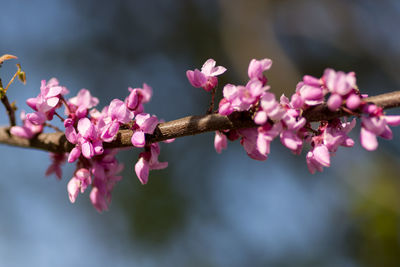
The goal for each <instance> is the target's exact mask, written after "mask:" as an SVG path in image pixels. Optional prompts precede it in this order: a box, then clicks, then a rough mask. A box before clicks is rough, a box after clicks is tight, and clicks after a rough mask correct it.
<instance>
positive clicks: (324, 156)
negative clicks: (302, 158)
mask: <svg viewBox="0 0 400 267" xmlns="http://www.w3.org/2000/svg"><path fill="white" fill-rule="evenodd" d="M306 159H307V166H308V170H309V171H310V172H311V173H312V174H314V173H315V172H316V171H319V172H322V168H323V167H329V166H330V155H329V151H328V148H327V147H326V146H325V145H318V146H316V147H314V148H313V149H312V150H311V151H309V152H308V153H307V157H306Z"/></svg>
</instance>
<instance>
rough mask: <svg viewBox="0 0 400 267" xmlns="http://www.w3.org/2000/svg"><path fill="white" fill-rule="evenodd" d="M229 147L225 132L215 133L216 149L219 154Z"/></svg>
mask: <svg viewBox="0 0 400 267" xmlns="http://www.w3.org/2000/svg"><path fill="white" fill-rule="evenodd" d="M227 147H228V140H227V137H226V135H225V134H224V133H223V132H220V131H215V138H214V148H215V150H216V151H217V153H218V154H220V153H221V152H222V149H226V148H227Z"/></svg>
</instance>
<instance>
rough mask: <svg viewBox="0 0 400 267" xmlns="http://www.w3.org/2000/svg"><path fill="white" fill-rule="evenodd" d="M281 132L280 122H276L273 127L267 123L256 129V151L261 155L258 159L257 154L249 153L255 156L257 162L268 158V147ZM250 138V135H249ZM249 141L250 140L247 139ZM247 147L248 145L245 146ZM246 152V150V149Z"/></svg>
mask: <svg viewBox="0 0 400 267" xmlns="http://www.w3.org/2000/svg"><path fill="white" fill-rule="evenodd" d="M281 131H282V124H281V123H280V122H276V123H274V124H273V125H271V124H269V123H265V124H264V125H263V126H261V127H258V129H257V132H258V135H257V143H256V147H257V151H258V153H259V154H260V155H261V157H259V155H258V153H254V152H253V153H250V154H252V155H253V156H256V157H257V158H256V159H258V160H265V159H267V157H268V154H269V153H270V145H271V142H272V141H273V140H274V138H275V137H277V136H278V135H279V133H280V132H281ZM250 136H251V135H250ZM248 139H250V138H248ZM247 145H249V144H247ZM245 149H246V147H245ZM250 149H252V147H251V146H250ZM246 151H247V149H246Z"/></svg>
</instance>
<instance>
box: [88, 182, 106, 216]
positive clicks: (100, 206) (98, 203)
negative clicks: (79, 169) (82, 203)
mask: <svg viewBox="0 0 400 267" xmlns="http://www.w3.org/2000/svg"><path fill="white" fill-rule="evenodd" d="M89 198H90V201H91V202H92V205H93V207H95V209H96V210H97V211H98V212H102V211H105V210H108V203H107V199H106V198H105V196H104V195H103V194H101V193H100V191H99V189H98V188H97V187H93V189H92V191H91V192H90V196H89Z"/></svg>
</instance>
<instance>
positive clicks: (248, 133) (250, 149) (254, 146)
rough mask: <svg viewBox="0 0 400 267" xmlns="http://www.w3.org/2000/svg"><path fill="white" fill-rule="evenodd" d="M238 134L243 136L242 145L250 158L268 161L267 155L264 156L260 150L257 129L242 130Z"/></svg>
mask: <svg viewBox="0 0 400 267" xmlns="http://www.w3.org/2000/svg"><path fill="white" fill-rule="evenodd" d="M238 133H239V135H240V136H241V139H240V144H241V145H242V146H243V148H244V150H246V152H247V155H248V156H249V157H250V158H252V159H255V160H260V161H263V160H266V159H267V158H268V156H267V153H265V154H262V153H261V152H260V150H259V147H258V146H259V142H258V136H259V133H258V131H257V129H255V128H249V129H241V130H238ZM267 145H269V144H267Z"/></svg>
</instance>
